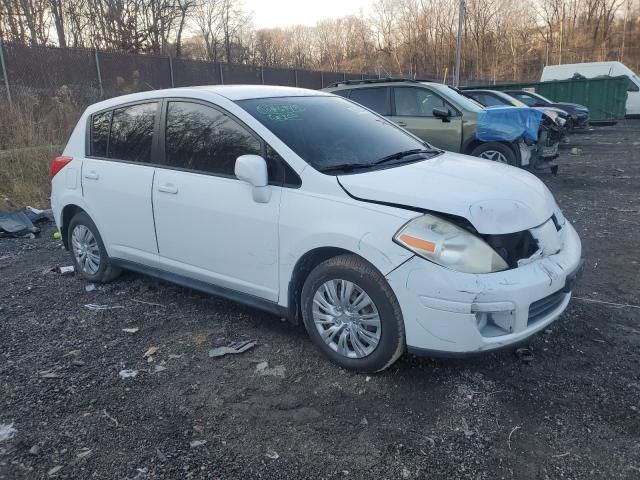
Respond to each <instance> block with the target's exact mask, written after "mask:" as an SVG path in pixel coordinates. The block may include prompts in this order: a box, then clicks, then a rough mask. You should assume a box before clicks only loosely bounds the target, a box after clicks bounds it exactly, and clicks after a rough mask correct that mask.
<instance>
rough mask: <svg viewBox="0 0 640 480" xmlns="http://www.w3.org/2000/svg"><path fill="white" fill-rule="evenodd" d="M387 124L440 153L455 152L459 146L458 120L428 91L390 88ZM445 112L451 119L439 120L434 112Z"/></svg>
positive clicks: (460, 141)
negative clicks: (411, 134) (390, 107)
mask: <svg viewBox="0 0 640 480" xmlns="http://www.w3.org/2000/svg"><path fill="white" fill-rule="evenodd" d="M391 100H392V110H393V116H392V117H391V120H393V121H394V122H395V123H397V124H398V125H400V126H401V127H404V128H406V129H407V130H409V131H410V132H411V133H413V134H414V135H416V136H418V137H420V138H421V139H422V140H424V141H426V142H429V143H430V144H431V145H435V146H436V147H438V148H442V149H443V150H449V151H452V152H459V151H460V149H461V146H462V145H461V144H462V116H461V115H460V113H459V112H458V111H457V110H456V109H455V108H454V107H453V106H451V105H450V104H448V103H447V102H446V101H445V100H444V99H443V98H442V97H440V96H439V95H438V94H437V93H435V92H434V91H432V90H430V89H428V88H423V87H421V88H418V87H409V86H407V87H393V93H392V96H391ZM436 107H438V108H444V109H448V110H449V112H450V113H451V117H450V118H449V119H448V120H442V119H440V118H437V117H435V116H434V115H433V109H434V108H436Z"/></svg>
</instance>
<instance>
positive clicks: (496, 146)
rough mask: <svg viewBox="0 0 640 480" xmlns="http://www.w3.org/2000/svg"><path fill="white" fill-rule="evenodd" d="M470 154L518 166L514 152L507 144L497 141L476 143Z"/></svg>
mask: <svg viewBox="0 0 640 480" xmlns="http://www.w3.org/2000/svg"><path fill="white" fill-rule="evenodd" d="M471 155H472V156H474V157H480V158H484V159H486V160H492V161H494V162H498V163H506V164H507V165H512V166H514V167H517V166H518V159H517V157H516V153H515V152H514V151H513V150H512V149H511V148H509V147H508V146H506V145H504V144H502V143H498V142H488V143H483V144H481V145H478V146H477V147H476V148H474V149H473V150H472V151H471Z"/></svg>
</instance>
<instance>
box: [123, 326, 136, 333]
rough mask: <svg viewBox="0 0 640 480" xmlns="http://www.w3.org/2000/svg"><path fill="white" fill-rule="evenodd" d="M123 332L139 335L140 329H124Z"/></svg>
mask: <svg viewBox="0 0 640 480" xmlns="http://www.w3.org/2000/svg"><path fill="white" fill-rule="evenodd" d="M122 331H123V332H124V333H138V332H139V331H140V329H139V328H138V327H131V328H123V329H122Z"/></svg>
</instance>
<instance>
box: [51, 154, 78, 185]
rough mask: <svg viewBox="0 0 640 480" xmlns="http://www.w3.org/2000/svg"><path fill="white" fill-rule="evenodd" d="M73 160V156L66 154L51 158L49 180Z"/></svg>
mask: <svg viewBox="0 0 640 480" xmlns="http://www.w3.org/2000/svg"><path fill="white" fill-rule="evenodd" d="M71 160H73V157H66V156H61V157H56V158H54V159H53V160H51V165H49V180H51V179H52V178H53V177H55V176H56V175H57V174H58V172H59V171H60V170H62V169H63V168H64V167H65V166H66V165H67V163H69V162H70V161H71Z"/></svg>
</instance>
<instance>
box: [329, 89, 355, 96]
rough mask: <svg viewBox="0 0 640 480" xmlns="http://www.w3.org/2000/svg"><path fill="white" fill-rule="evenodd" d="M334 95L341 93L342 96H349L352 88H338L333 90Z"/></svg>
mask: <svg viewBox="0 0 640 480" xmlns="http://www.w3.org/2000/svg"><path fill="white" fill-rule="evenodd" d="M331 93H333V94H334V95H340V96H341V97H345V98H349V94H350V93H351V90H336V91H335V92H331Z"/></svg>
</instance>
